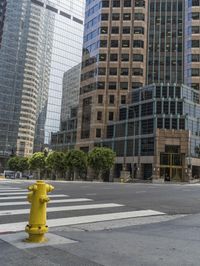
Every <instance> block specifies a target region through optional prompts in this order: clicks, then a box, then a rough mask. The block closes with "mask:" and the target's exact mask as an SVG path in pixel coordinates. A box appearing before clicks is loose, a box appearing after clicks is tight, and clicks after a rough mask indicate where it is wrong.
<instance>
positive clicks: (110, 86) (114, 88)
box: [108, 82, 117, 90]
mask: <svg viewBox="0 0 200 266" xmlns="http://www.w3.org/2000/svg"><path fill="white" fill-rule="evenodd" d="M116 88H117V83H116V82H109V83H108V89H109V90H116Z"/></svg>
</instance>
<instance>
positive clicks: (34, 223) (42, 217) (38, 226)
mask: <svg viewBox="0 0 200 266" xmlns="http://www.w3.org/2000/svg"><path fill="white" fill-rule="evenodd" d="M53 189H54V187H53V186H51V185H48V184H45V182H44V181H42V180H40V181H37V182H36V184H34V185H32V186H29V187H28V190H29V191H31V192H30V193H28V196H27V199H28V201H29V202H30V203H31V211H30V216H29V224H28V225H27V226H26V228H25V231H26V232H27V233H28V234H29V238H28V239H27V240H26V241H28V242H34V243H38V242H45V241H47V239H46V238H45V237H44V234H45V233H47V232H48V226H47V225H46V205H47V202H48V201H49V200H50V199H49V197H48V196H47V193H48V192H51V191H52V190H53Z"/></svg>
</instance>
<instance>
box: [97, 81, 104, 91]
mask: <svg viewBox="0 0 200 266" xmlns="http://www.w3.org/2000/svg"><path fill="white" fill-rule="evenodd" d="M97 89H98V90H104V89H105V82H101V81H99V82H97Z"/></svg>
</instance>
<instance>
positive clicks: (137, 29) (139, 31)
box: [133, 27, 144, 34]
mask: <svg viewBox="0 0 200 266" xmlns="http://www.w3.org/2000/svg"><path fill="white" fill-rule="evenodd" d="M133 33H134V34H144V28H143V27H134V30H133Z"/></svg>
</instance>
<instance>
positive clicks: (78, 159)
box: [64, 150, 87, 179]
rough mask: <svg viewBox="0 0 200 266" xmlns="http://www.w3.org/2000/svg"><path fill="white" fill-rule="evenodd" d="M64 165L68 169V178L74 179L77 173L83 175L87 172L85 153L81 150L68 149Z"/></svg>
mask: <svg viewBox="0 0 200 266" xmlns="http://www.w3.org/2000/svg"><path fill="white" fill-rule="evenodd" d="M64 162H65V166H66V168H67V170H68V171H69V174H70V178H73V179H74V176H75V175H76V174H77V175H78V176H79V177H84V176H85V175H86V172H87V155H86V154H85V153H84V152H83V151H81V150H69V151H68V152H67V153H66V155H65V159H64Z"/></svg>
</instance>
